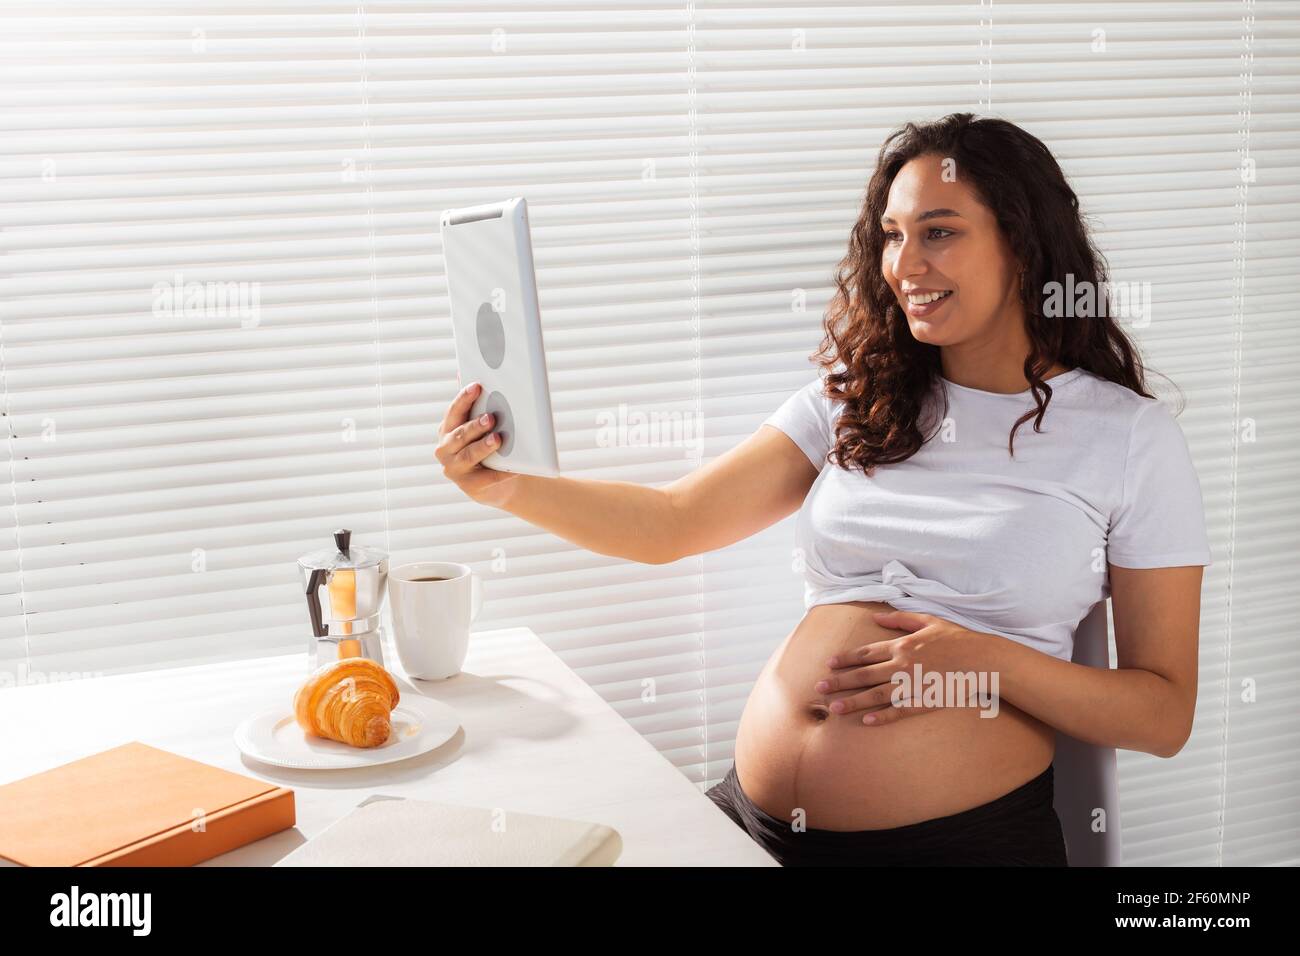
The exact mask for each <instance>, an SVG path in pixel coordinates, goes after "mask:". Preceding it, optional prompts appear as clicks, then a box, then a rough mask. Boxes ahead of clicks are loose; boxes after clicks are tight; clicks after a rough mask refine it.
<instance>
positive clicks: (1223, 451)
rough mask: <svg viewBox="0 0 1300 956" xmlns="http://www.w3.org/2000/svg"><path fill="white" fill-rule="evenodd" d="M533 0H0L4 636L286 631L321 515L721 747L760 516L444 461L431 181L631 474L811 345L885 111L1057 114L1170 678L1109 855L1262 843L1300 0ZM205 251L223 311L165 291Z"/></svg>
mask: <svg viewBox="0 0 1300 956" xmlns="http://www.w3.org/2000/svg"><path fill="white" fill-rule="evenodd" d="M554 6H556V7H557V8H558V9H550V7H552V5H551V4H549V3H545V2H538V3H532V4H508V5H504V6H500V7H498V6H490V5H483V4H478V3H469V2H440V3H439V2H412V3H398V2H393V3H385V4H370V3H355V2H352V3H342V2H339V3H333V2H330V0H316V2H291V0H286V2H279V3H262V2H237V0H230V2H214V3H206V4H202V5H200V4H195V3H183V2H162V0H156V2H130V0H122V2H92V0H83V2H78V3H63V2H48V3H42V4H37V5H34V4H30V3H15V2H8V0H5V2H0V118H2V121H0V386H2V392H3V401H4V406H3V411H4V418H5V422H6V425H7V435H6V436H5V437H6V438H7V441H6V442H5V443H4V445H3V447H2V448H0V466H2V470H0V495H2V496H3V500H2V502H0V505H2V506H0V672H3V673H5V674H7V675H9V679H10V681H11V682H12V681H13V680H20V681H21V680H32V679H42V678H43V677H44V678H48V677H50V676H56V675H57V674H58V673H60V672H63V673H95V672H100V673H107V672H112V671H120V670H134V669H141V668H151V667H160V666H166V665H168V664H171V663H174V662H177V661H185V662H191V663H192V662H197V661H204V660H211V661H215V660H221V659H227V658H232V657H246V656H255V655H270V654H278V653H285V652H288V651H297V650H300V649H301V647H302V646H303V644H304V641H305V634H306V631H305V630H304V628H305V625H306V616H305V608H304V606H303V604H304V601H303V597H302V593H301V588H300V586H299V584H298V580H297V577H296V569H295V560H296V558H297V557H298V555H299V554H301V553H303V552H305V551H308V550H314V549H316V548H319V547H322V546H324V545H325V544H327V543H329V532H330V531H331V530H332V529H334V528H336V527H340V526H347V527H350V528H352V529H353V531H354V536H353V540H354V541H355V542H357V543H364V544H371V545H377V546H380V547H384V548H386V549H388V550H389V551H391V552H392V555H393V560H394V562H395V563H398V562H404V561H408V560H414V559H421V558H446V559H455V560H461V561H465V562H468V563H470V564H472V565H474V566H475V567H476V569H477V570H479V572H480V573H481V574H482V575H483V576H484V577H485V578H486V590H487V593H488V595H489V599H488V603H487V605H486V608H485V612H484V615H483V616H482V618H481V619H480V624H479V626H480V627H483V628H491V627H504V626H511V625H516V624H526V625H528V626H530V627H532V628H533V629H534V630H536V631H537V632H538V633H539V634H540V635H542V637H543V638H544V639H545V640H546V641H547V643H548V644H549V645H550V646H551V647H553V648H554V649H555V650H556V651H557V652H559V653H560V655H561V656H562V657H563V658H564V659H565V660H566V661H567V662H568V663H569V664H570V665H571V666H572V667H574V669H575V670H577V671H578V672H579V673H580V674H581V675H582V676H583V677H585V678H586V679H587V680H588V681H590V682H591V683H592V684H593V685H594V686H595V687H596V688H597V689H598V690H599V691H600V692H601V693H602V694H603V695H604V696H605V698H606V699H607V700H609V701H610V702H611V703H612V704H613V706H614V707H615V708H617V709H618V711H619V712H620V713H622V714H623V715H624V716H625V717H626V718H627V719H628V720H629V721H631V722H632V723H633V724H634V725H635V726H636V727H637V728H638V729H639V730H640V731H641V732H642V733H644V734H645V735H646V736H647V737H648V738H649V739H650V740H651V741H653V742H654V744H655V745H656V746H657V747H658V748H659V749H660V750H661V751H662V752H663V753H664V754H665V755H666V756H667V757H668V758H669V759H671V760H672V761H673V762H674V763H675V764H676V765H677V766H678V767H680V768H681V770H682V771H683V772H684V773H686V774H688V775H689V776H690V777H691V778H692V779H693V780H696V781H698V782H700V783H701V785H705V784H707V783H709V782H712V781H713V780H716V779H717V778H719V777H721V776H722V775H723V774H724V773H725V772H726V770H727V768H728V767H729V765H730V761H731V755H732V743H733V740H734V733H735V728H736V723H737V720H738V718H739V715H740V711H741V708H742V706H743V703H744V700H745V697H746V695H747V693H748V690H749V687H750V685H751V684H752V681H753V679H754V677H755V676H756V674H757V672H758V670H759V668H760V667H761V666H762V663H763V661H764V660H765V659H766V657H767V656H768V654H770V652H771V651H772V650H773V649H774V648H775V646H776V645H777V644H778V643H779V642H780V640H781V639H782V638H783V637H784V636H785V634H786V633H787V632H788V631H789V629H790V627H791V626H792V625H793V624H794V623H795V622H796V621H797V620H798V618H799V616H800V613H801V603H800V596H801V593H802V592H801V584H800V580H799V577H798V574H797V572H796V569H795V562H794V556H793V555H792V552H791V549H792V537H791V527H790V523H789V522H788V521H787V522H783V523H782V524H781V525H779V526H777V527H774V528H771V529H768V530H767V531H766V532H764V533H762V534H760V535H757V536H755V537H754V538H752V539H750V540H748V541H746V542H743V543H741V544H739V545H737V546H735V547H732V548H728V549H725V550H723V551H719V552H713V553H710V554H707V555H703V556H698V557H695V558H691V559H688V560H684V561H681V562H678V563H676V564H674V565H669V566H641V565H637V564H634V563H630V562H626V561H620V560H615V559H611V558H607V557H604V556H601V555H597V554H593V553H590V552H587V551H584V550H581V549H577V548H574V547H572V546H571V545H569V544H568V543H567V542H565V541H562V540H559V539H557V538H555V537H554V536H551V535H549V534H546V533H543V532H541V531H540V530H538V529H536V528H534V527H532V526H530V525H527V524H525V523H523V522H521V521H519V520H517V519H515V518H513V517H512V516H510V515H508V514H505V513H503V512H499V511H494V510H491V509H486V508H482V507H479V506H477V505H475V504H473V503H472V502H470V501H468V500H467V499H465V498H464V497H463V496H462V495H461V494H460V493H459V492H458V491H457V490H456V489H455V488H454V487H453V486H450V485H449V484H447V483H446V482H445V481H443V480H442V479H441V475H440V471H439V469H438V467H437V466H436V462H435V461H434V458H433V446H434V443H435V441H436V434H435V432H436V422H437V421H438V420H439V418H440V417H441V414H442V411H443V410H444V409H445V407H446V405H447V403H448V402H449V401H450V399H451V397H452V395H453V394H454V393H455V391H456V381H455V363H454V356H453V350H452V342H451V336H450V330H449V325H448V317H447V306H446V296H445V284H444V282H443V277H442V261H441V255H440V249H439V243H438V228H437V221H438V220H437V216H438V212H439V211H440V210H441V209H443V208H447V207H451V206H461V205H469V204H472V203H477V202H486V201H491V200H495V199H499V198H503V197H505V196H509V195H517V194H523V195H526V196H527V197H528V199H529V202H530V206H531V210H532V213H531V214H532V220H533V240H534V245H535V249H536V259H537V266H538V280H539V285H540V295H541V301H542V309H543V315H544V322H545V336H546V344H547V349H548V361H549V365H550V373H551V382H552V387H553V390H554V406H555V417H556V425H557V429H558V432H559V440H560V448H561V465H562V467H563V469H564V471H565V472H566V473H567V474H570V475H574V476H581V477H591V478H613V479H622V480H630V481H637V482H642V483H648V484H658V483H662V482H666V481H669V480H671V479H673V478H676V477H678V476H680V475H683V474H686V473H687V472H689V471H690V470H692V469H694V468H696V467H698V466H699V465H700V464H701V463H702V462H704V461H706V460H708V459H709V458H711V457H713V456H715V455H717V454H719V453H721V452H723V451H725V450H726V449H728V448H730V447H732V446H733V445H734V444H735V443H736V442H738V441H739V440H740V439H741V438H742V437H743V436H745V435H747V434H749V433H750V432H751V431H752V430H753V429H754V428H755V427H756V426H757V424H758V423H759V422H760V421H761V420H762V419H763V418H764V417H765V416H766V415H767V414H768V413H770V412H771V411H772V410H773V409H774V408H775V407H776V406H777V404H779V402H780V401H781V400H782V399H784V397H785V396H786V395H788V394H789V393H790V392H792V391H793V390H795V389H796V388H798V387H799V386H800V385H802V384H803V383H804V382H806V381H808V380H809V379H810V377H811V376H812V375H813V369H812V367H811V365H810V364H809V363H808V361H807V358H806V357H807V355H808V353H809V352H811V351H812V349H813V348H814V347H815V346H816V344H817V341H818V339H819V334H820V330H819V325H820V319H821V313H822V309H823V308H824V306H825V304H826V301H827V299H828V297H829V294H830V275H831V270H832V268H833V267H834V265H835V263H836V262H837V260H838V259H839V257H840V256H841V255H842V253H843V251H844V248H845V242H846V237H847V230H848V227H849V226H850V224H851V223H852V222H853V221H854V219H855V218H856V213H857V210H858V206H859V203H860V200H861V196H862V191H863V189H864V187H865V184H866V181H867V179H868V177H869V175H870V172H871V169H872V165H873V163H874V158H875V152H876V149H877V148H878V146H879V143H880V141H881V139H882V138H883V137H884V136H885V135H886V133H887V132H888V131H889V130H890V129H892V128H893V127H895V126H896V125H898V124H899V123H902V122H904V121H906V120H908V119H930V118H935V117H937V116H940V115H942V114H944V113H948V112H953V111H957V110H971V111H974V112H978V113H985V114H989V113H991V114H994V115H1000V116H1003V117H1005V118H1007V119H1010V120H1012V121H1014V122H1017V123H1019V124H1021V125H1023V126H1024V127H1026V128H1027V129H1029V130H1030V131H1031V132H1033V133H1034V134H1036V135H1037V136H1039V137H1040V138H1042V139H1043V140H1044V141H1045V142H1046V143H1047V144H1048V145H1049V146H1050V147H1051V149H1052V150H1053V151H1054V152H1055V154H1056V155H1057V157H1058V159H1059V160H1060V161H1061V163H1062V165H1063V166H1064V167H1065V169H1066V172H1067V174H1068V175H1069V176H1070V178H1071V181H1072V182H1073V183H1074V185H1075V187H1076V189H1077V191H1078V192H1079V193H1080V195H1081V197H1082V198H1083V201H1084V206H1085V211H1086V212H1087V213H1088V214H1089V216H1090V222H1091V223H1092V224H1093V227H1094V229H1095V232H1096V236H1097V239H1098V242H1099V244H1100V246H1101V247H1102V249H1103V251H1104V252H1105V253H1106V255H1107V257H1108V259H1109V261H1110V264H1111V266H1112V271H1113V275H1112V278H1113V279H1114V280H1115V281H1142V282H1150V283H1152V288H1153V298H1154V303H1155V304H1154V312H1153V316H1152V320H1151V322H1150V323H1149V324H1148V325H1146V326H1145V327H1142V328H1135V329H1134V330H1133V331H1134V334H1135V336H1136V337H1137V339H1138V341H1139V342H1140V343H1141V345H1142V347H1143V349H1144V352H1145V354H1146V358H1147V360H1148V363H1149V364H1150V365H1152V366H1153V367H1155V368H1156V369H1157V370H1159V371H1160V372H1162V373H1164V374H1166V375H1168V376H1170V377H1171V378H1172V379H1173V381H1175V382H1176V383H1177V384H1178V386H1179V388H1180V389H1181V391H1182V392H1183V394H1184V395H1185V396H1186V398H1187V401H1188V405H1187V409H1186V411H1185V412H1184V413H1183V415H1182V417H1181V418H1180V421H1181V423H1182V426H1183V429H1184V431H1185V433H1186V434H1187V437H1188V439H1189V442H1190V444H1191V446H1192V449H1193V453H1194V455H1195V457H1196V461H1197V464H1198V467H1199V469H1200V474H1201V479H1202V486H1203V490H1204V493H1205V498H1206V509H1207V518H1208V520H1209V525H1210V531H1211V537H1212V542H1213V546H1214V553H1215V564H1214V566H1213V567H1212V568H1210V569H1209V572H1208V574H1207V578H1206V582H1205V588H1204V608H1203V617H1202V629H1201V663H1202V668H1201V673H1200V697H1199V704H1198V713H1197V722H1196V727H1195V732H1194V734H1193V737H1192V739H1191V741H1190V742H1189V743H1188V745H1187V747H1186V748H1185V749H1184V750H1183V751H1182V753H1180V754H1179V755H1178V756H1177V757H1175V758H1173V759H1171V760H1167V761H1166V760H1160V759H1158V758H1154V757H1150V756H1147V755H1143V754H1137V753H1130V752H1123V753H1121V782H1122V800H1123V816H1124V827H1125V833H1124V841H1125V851H1126V862H1127V863H1141V864H1167V865H1184V864H1211V865H1213V864H1218V863H1224V864H1262V863H1288V862H1289V863H1296V862H1300V825H1298V824H1300V798H1298V793H1300V748H1298V747H1297V743H1298V742H1300V741H1298V737H1300V728H1298V727H1297V722H1296V721H1295V719H1294V718H1295V713H1296V704H1295V700H1296V694H1297V692H1300V651H1298V650H1297V643H1296V641H1295V638H1294V636H1293V632H1292V625H1293V622H1294V621H1295V620H1296V619H1297V617H1298V614H1297V612H1298V611H1300V606H1298V602H1297V597H1296V588H1295V587H1294V585H1293V584H1292V583H1291V581H1290V576H1291V570H1292V567H1293V562H1292V560H1290V559H1293V558H1294V557H1295V556H1296V554H1297V552H1298V551H1300V548H1298V547H1297V545H1298V544H1300V530H1298V528H1300V520H1298V519H1300V498H1298V497H1297V494H1296V481H1295V472H1296V469H1297V467H1298V466H1300V425H1298V424H1297V421H1296V414H1295V410H1296V405H1297V403H1296V391H1297V390H1296V386H1295V383H1294V376H1295V369H1296V368H1297V362H1298V361H1300V324H1298V323H1297V322H1296V319H1297V306H1296V298H1295V284H1296V283H1295V280H1296V276H1297V268H1296V263H1297V261H1298V258H1297V256H1298V254H1300V225H1298V224H1297V218H1296V215H1295V214H1296V209H1297V199H1298V198H1300V173H1297V170H1298V169H1300V7H1297V5H1295V4H1294V3H1288V2H1264V0H1259V2H1249V0H1248V2H1224V3H1215V2H1205V3H1197V2H1177V3H1173V2H1142V3H1059V2H1058V3H1052V2H1023V3H1010V2H1004V0H998V2H997V3H993V2H984V3H967V4H922V3H905V4H862V3H857V2H853V3H825V4H819V5H817V6H806V5H803V4H796V3H764V2H723V0H718V2H697V3H682V2H662V0H642V2H635V3H632V2H618V0H613V2H610V0H605V2H596V0H590V2H582V0H568V2H566V3H564V4H562V5H559V4H557V5H554ZM214 283H215V284H218V285H220V284H229V283H233V284H235V285H233V286H227V288H229V289H232V290H234V292H235V293H236V295H237V296H242V298H237V299H236V300H235V301H236V303H237V304H238V305H240V306H243V307H244V308H243V309H242V310H241V309H240V308H234V309H227V308H222V307H221V306H220V305H219V304H218V303H216V302H214V301H211V300H206V299H204V300H199V299H193V300H192V301H187V300H185V299H183V300H182V302H180V303H172V302H168V300H167V297H166V289H167V287H168V286H179V287H181V288H186V287H189V288H190V289H191V290H192V289H199V290H207V289H215V288H216V286H213V285H210V284H214ZM1156 384H1157V385H1158V386H1159V385H1160V384H1161V382H1160V380H1159V379H1157V380H1156ZM629 415H630V416H632V417H633V418H634V419H635V417H636V416H642V418H643V420H654V419H656V417H657V416H663V419H662V420H663V421H666V422H668V423H669V425H672V424H674V423H675V424H676V425H677V426H681V425H683V424H684V425H686V426H687V427H688V430H687V431H686V432H685V433H684V434H683V433H682V432H681V431H680V430H679V431H678V432H675V433H673V432H669V433H668V434H667V435H664V434H659V435H658V436H656V435H655V434H654V433H653V432H649V433H638V432H637V431H636V430H635V429H633V430H631V431H629V430H620V429H619V428H617V427H616V426H617V424H618V423H619V422H620V421H626V420H627V416H629ZM697 429H698V430H697ZM697 436H700V437H701V438H702V440H701V441H693V440H691V439H694V438H695V437H697ZM683 438H685V439H686V440H683Z"/></svg>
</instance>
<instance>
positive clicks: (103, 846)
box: [0, 741, 295, 866]
mask: <svg viewBox="0 0 1300 956" xmlns="http://www.w3.org/2000/svg"><path fill="white" fill-rule="evenodd" d="M294 822H295V814H294V803H293V791H292V790H289V789H286V788H285V787H279V786H276V785H275V784H273V783H267V782H266V781H265V780H256V779H254V778H252V777H245V776H244V775H242V774H238V773H231V772H230V771H229V770H221V769H220V768H218V767H212V766H209V765H208V764H205V763H200V762H199V761H197V760H190V759H189V758H187V757H179V756H177V755H176V754H173V753H169V752H168V751H166V750H159V749H158V748H156V747H150V746H148V745H147V744H142V743H140V742H139V741H133V742H131V743H129V744H123V745H122V746H120V747H114V748H113V749H111V750H106V751H104V752H102V753H97V754H94V755H93V756H90V757H84V758H83V759H81V760H74V761H73V762H72V763H67V764H64V765H63V766H61V767H55V768H54V769H53V770H47V771H45V772H44V773H38V774H36V775H34V776H31V777H25V778H24V779H22V780H16V781H14V782H13V783H8V784H4V785H3V786H0V857H4V858H6V859H8V860H11V861H13V862H14V863H18V864H21V865H24V866H193V865H194V864H195V863H200V862H202V861H203V860H208V859H211V858H212V857H214V856H218V855H220V854H222V853H225V852H226V851H228V850H233V849H235V848H236V847H240V846H243V845H244V844H246V843H252V842H253V841H254V840H260V839H262V837H266V836H270V835H271V834H272V833H278V832H279V831H281V830H284V829H287V828H288V827H291V826H293V825H294Z"/></svg>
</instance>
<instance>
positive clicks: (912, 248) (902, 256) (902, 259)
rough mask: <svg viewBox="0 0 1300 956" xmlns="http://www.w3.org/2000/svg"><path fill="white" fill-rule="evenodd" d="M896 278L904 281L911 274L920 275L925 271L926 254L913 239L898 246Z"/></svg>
mask: <svg viewBox="0 0 1300 956" xmlns="http://www.w3.org/2000/svg"><path fill="white" fill-rule="evenodd" d="M892 268H893V271H894V278H895V279H897V280H898V281H900V282H901V281H902V280H904V279H906V278H908V277H910V276H914V275H918V274H920V273H922V272H924V271H925V256H924V255H923V252H922V250H921V248H920V246H919V245H918V244H917V243H915V242H912V241H911V240H907V241H904V242H903V243H902V244H900V245H899V246H898V251H897V252H896V253H895V254H894V262H893V266H892Z"/></svg>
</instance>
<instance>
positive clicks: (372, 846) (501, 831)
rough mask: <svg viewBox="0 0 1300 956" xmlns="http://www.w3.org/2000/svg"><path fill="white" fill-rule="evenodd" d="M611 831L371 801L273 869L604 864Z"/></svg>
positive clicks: (617, 847) (613, 839)
mask: <svg viewBox="0 0 1300 956" xmlns="http://www.w3.org/2000/svg"><path fill="white" fill-rule="evenodd" d="M622 851H623V840H622V838H621V837H620V836H619V835H618V831H617V830H615V829H613V828H612V827H607V826H603V825H601V824H599V823H588V822H586V821H584V820H566V819H562V818H559V817H544V816H537V815H535V814H531V813H516V812H514V811H511V810H502V809H499V808H498V809H492V808H489V807H467V806H460V805H457V804H450V803H434V802H432V801H428V800H407V799H405V798H402V797H390V796H383V795H376V796H373V797H369V798H367V799H366V800H364V801H362V803H361V804H360V805H359V806H358V807H356V809H354V810H353V811H352V812H351V813H349V814H348V815H347V816H345V817H343V818H342V819H341V820H338V821H337V822H335V823H332V824H330V826H329V827H327V828H326V829H324V830H322V831H321V832H320V833H319V834H317V835H316V836H315V837H313V838H312V839H310V840H308V841H307V842H306V843H304V844H303V845H302V846H300V847H298V849H296V850H294V851H293V852H292V853H290V854H289V855H288V856H286V857H284V858H283V859H281V860H280V861H279V862H278V863H276V864H275V865H276V866H610V865H611V864H613V862H614V861H615V860H616V859H618V856H619V854H620V853H621V852H622Z"/></svg>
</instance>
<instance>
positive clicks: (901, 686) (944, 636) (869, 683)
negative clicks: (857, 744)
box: [813, 610, 998, 726]
mask: <svg viewBox="0 0 1300 956" xmlns="http://www.w3.org/2000/svg"><path fill="white" fill-rule="evenodd" d="M872 617H873V619H874V620H875V621H876V623H878V624H879V625H881V626H882V627H887V628H891V629H894V630H901V631H904V632H906V633H904V634H902V635H901V636H899V637H890V638H881V639H877V640H875V641H871V642H869V643H865V644H861V645H859V646H857V647H853V648H850V649H849V650H847V651H844V652H841V653H839V654H836V655H834V656H833V657H831V658H830V659H829V660H828V661H827V662H826V666H827V673H826V675H825V676H824V677H823V678H822V679H820V680H818V681H817V682H816V684H815V685H814V686H813V692H814V693H817V694H826V695H838V696H837V697H836V699H835V700H833V701H831V702H830V703H829V705H828V710H829V711H830V713H831V714H834V715H838V716H846V715H853V716H855V717H856V716H858V715H862V716H861V717H860V718H859V719H860V720H861V722H862V723H864V724H868V725H873V726H879V725H881V724H886V723H891V722H893V721H897V720H901V719H903V718H904V717H909V716H915V715H917V714H923V713H926V712H928V711H932V710H937V709H940V708H943V707H968V706H979V707H982V708H985V709H988V708H991V709H992V713H991V714H989V716H994V717H995V716H997V690H998V689H997V684H998V682H997V674H996V673H986V672H979V671H976V670H974V669H972V666H971V665H972V663H973V662H974V661H976V660H978V658H979V648H978V646H977V645H978V636H979V634H980V632H978V631H972V630H970V629H969V628H966V627H962V626H961V625H960V624H955V623H953V622H952V621H946V620H944V619H943V618H940V617H936V616H935V615H933V614H919V613H916V612H914V611H896V610H891V611H877V612H874V613H873V614H872ZM858 688H864V689H863V690H861V691H860V692H858V693H845V692H848V691H853V690H855V689H858ZM863 711H866V712H867V713H865V714H864V715H863Z"/></svg>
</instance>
